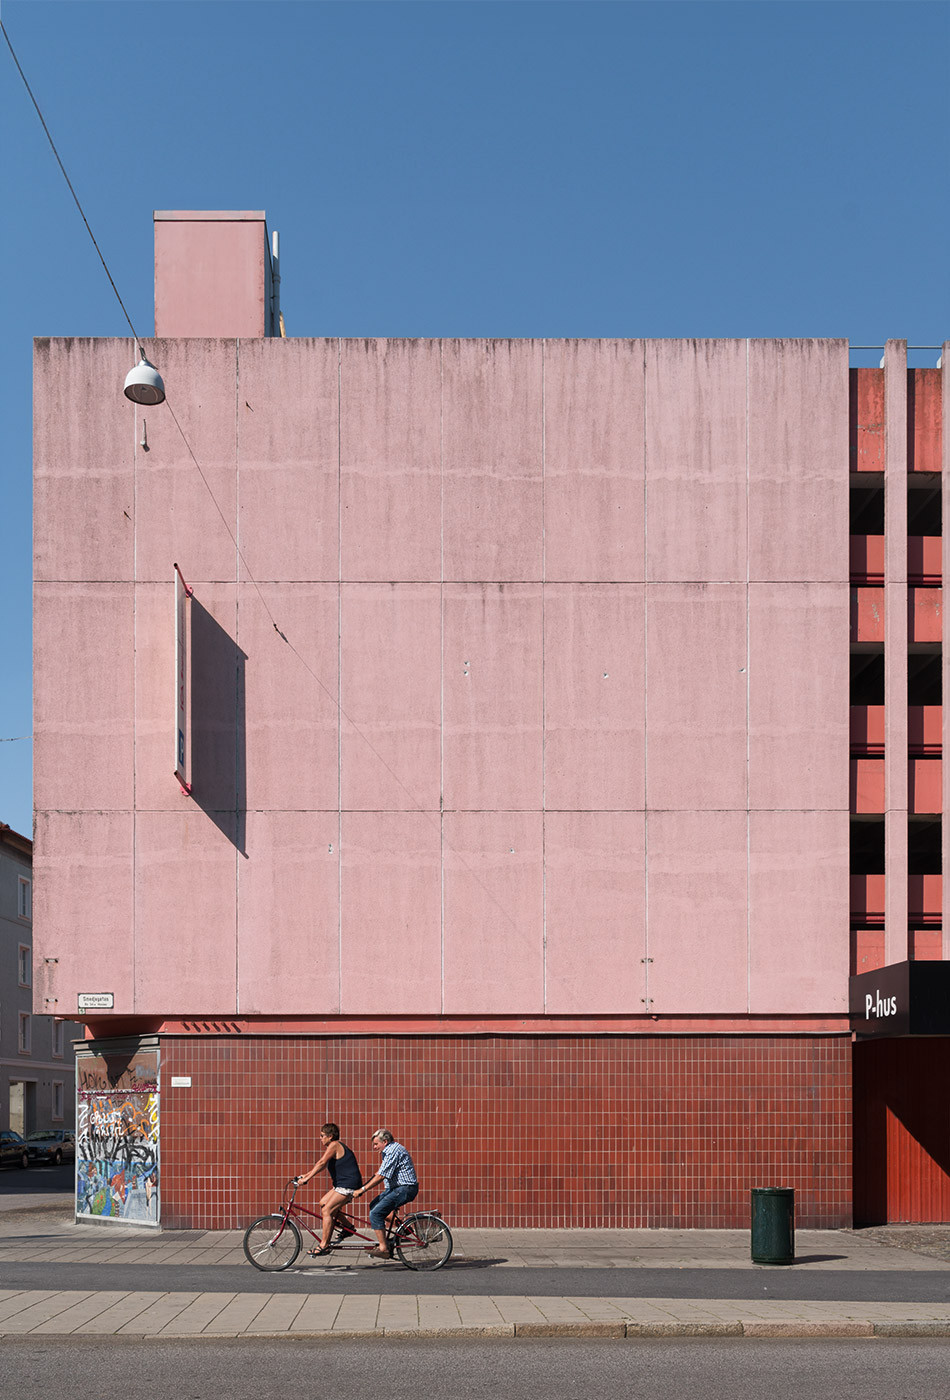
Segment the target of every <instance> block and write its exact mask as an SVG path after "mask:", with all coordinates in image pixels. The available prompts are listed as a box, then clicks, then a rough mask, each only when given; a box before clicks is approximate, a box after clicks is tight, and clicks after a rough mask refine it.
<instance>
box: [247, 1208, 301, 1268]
mask: <svg viewBox="0 0 950 1400" xmlns="http://www.w3.org/2000/svg"><path fill="white" fill-rule="evenodd" d="M299 1253H300V1231H299V1230H298V1229H297V1227H296V1225H295V1224H294V1222H293V1221H292V1220H285V1219H284V1217H283V1216H282V1215H262V1216H261V1218H260V1220H255V1221H254V1224H253V1225H249V1226H248V1227H247V1229H246V1230H245V1232H244V1254H245V1256H246V1258H247V1262H248V1263H249V1264H253V1265H254V1267H255V1269H263V1270H264V1271H265V1273H274V1272H277V1271H278V1270H280V1269H289V1268H290V1266H291V1264H292V1263H293V1262H294V1260H295V1259H296V1258H297V1255H298V1254H299Z"/></svg>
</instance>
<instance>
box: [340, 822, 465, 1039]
mask: <svg viewBox="0 0 950 1400" xmlns="http://www.w3.org/2000/svg"><path fill="white" fill-rule="evenodd" d="M441 844H442V833H441V818H440V816H439V814H438V813H437V812H434V813H429V812H425V813H423V812H346V813H344V816H343V873H342V900H343V923H342V944H341V946H342V1009H343V1011H344V1012H346V1013H348V1014H350V1015H359V1014H364V1015H383V1016H394V1015H400V1014H416V1015H433V1016H437V1015H438V1014H439V1012H440V1010H441V1008H442V869H441Z"/></svg>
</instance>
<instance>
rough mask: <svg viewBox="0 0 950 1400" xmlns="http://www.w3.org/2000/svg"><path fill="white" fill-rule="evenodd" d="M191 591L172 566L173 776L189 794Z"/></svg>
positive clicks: (176, 568)
mask: <svg viewBox="0 0 950 1400" xmlns="http://www.w3.org/2000/svg"><path fill="white" fill-rule="evenodd" d="M190 597H191V589H190V588H189V587H188V585H187V583H186V582H185V580H184V579H183V578H182V576H181V570H180V569H179V567H178V565H177V564H176V565H175V777H176V778H177V779H178V781H179V782H180V783H181V786H182V790H183V791H184V792H191V776H190V769H191V755H190V752H189V745H190V735H189V733H188V709H189V705H188V698H189V697H188V689H189V676H188V662H189V656H188V620H189V619H188V599H189V598H190Z"/></svg>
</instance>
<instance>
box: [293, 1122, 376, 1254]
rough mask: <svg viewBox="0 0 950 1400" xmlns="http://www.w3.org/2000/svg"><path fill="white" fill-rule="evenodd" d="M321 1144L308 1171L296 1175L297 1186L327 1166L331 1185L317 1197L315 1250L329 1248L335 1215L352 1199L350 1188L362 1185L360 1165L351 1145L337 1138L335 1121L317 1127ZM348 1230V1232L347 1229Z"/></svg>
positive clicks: (323, 1252)
mask: <svg viewBox="0 0 950 1400" xmlns="http://www.w3.org/2000/svg"><path fill="white" fill-rule="evenodd" d="M320 1145H321V1147H322V1148H323V1152H322V1153H321V1155H320V1156H319V1157H318V1158H317V1160H316V1161H315V1162H314V1164H313V1166H312V1167H311V1168H310V1170H309V1171H308V1172H304V1174H303V1175H302V1176H298V1177H296V1178H295V1179H296V1182H297V1185H298V1186H303V1184H304V1182H305V1181H309V1180H310V1178H311V1177H312V1176H316V1174H317V1172H318V1171H320V1170H321V1169H322V1168H323V1167H326V1169H327V1171H328V1172H329V1173H330V1180H331V1182H332V1183H333V1185H332V1186H331V1187H330V1189H329V1191H328V1192H327V1193H326V1195H325V1196H322V1197H321V1199H320V1209H321V1211H322V1213H323V1229H322V1231H321V1234H320V1248H319V1249H317V1250H315V1251H314V1253H316V1254H327V1253H328V1252H329V1249H330V1235H331V1234H332V1233H333V1225H334V1220H335V1217H336V1216H337V1215H338V1214H339V1212H340V1211H341V1210H342V1209H343V1207H344V1206H345V1205H348V1204H349V1202H350V1201H351V1200H352V1199H353V1192H354V1191H358V1190H359V1188H360V1187H361V1186H362V1185H363V1178H362V1176H361V1175H360V1166H359V1163H358V1162H357V1160H356V1157H355V1155H354V1153H353V1150H352V1148H349V1147H347V1146H346V1144H345V1143H343V1142H341V1141H340V1130H339V1128H338V1127H337V1125H336V1124H335V1123H324V1125H323V1127H322V1128H321V1129H320ZM347 1233H351V1232H350V1231H347Z"/></svg>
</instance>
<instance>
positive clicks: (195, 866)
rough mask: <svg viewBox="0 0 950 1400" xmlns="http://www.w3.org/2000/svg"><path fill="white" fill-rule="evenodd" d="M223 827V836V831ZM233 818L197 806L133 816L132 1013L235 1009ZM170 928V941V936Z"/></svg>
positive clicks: (224, 1012) (185, 1013)
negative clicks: (213, 816) (218, 817)
mask: <svg viewBox="0 0 950 1400" xmlns="http://www.w3.org/2000/svg"><path fill="white" fill-rule="evenodd" d="M228 825H229V826H230V831H228V830H227V829H222V828H223V827H224V828H226V827H227V826H228ZM235 828H236V821H235V818H234V817H233V816H231V818H230V821H229V823H228V822H225V821H224V820H223V819H222V820H221V824H220V825H219V824H217V823H216V822H215V821H213V820H212V819H211V817H209V816H208V815H207V814H206V813H205V812H203V811H202V810H201V809H200V808H199V807H191V808H190V809H189V810H187V811H184V812H180V813H176V812H139V813H138V815H137V817H136V819H135V1010H136V1012H137V1013H138V1014H139V1015H179V1016H214V1015H219V1016H223V1015H232V1016H233V1015H234V1014H235V1012H236V1011H237V939H236V913H237V910H236V884H237V859H238V856H237V850H236V831H235ZM173 930H174V937H172V931H173Z"/></svg>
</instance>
